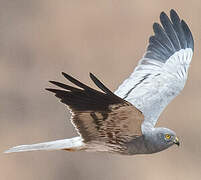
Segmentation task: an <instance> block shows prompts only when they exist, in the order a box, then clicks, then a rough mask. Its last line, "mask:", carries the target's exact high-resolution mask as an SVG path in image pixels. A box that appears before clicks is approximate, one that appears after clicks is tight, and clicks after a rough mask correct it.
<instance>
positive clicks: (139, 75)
mask: <svg viewBox="0 0 201 180" xmlns="http://www.w3.org/2000/svg"><path fill="white" fill-rule="evenodd" d="M192 55H193V51H192V49H191V48H186V49H181V50H179V51H177V52H175V53H174V54H173V55H172V56H170V57H169V59H168V60H167V61H166V62H165V63H163V62H161V61H158V60H154V59H149V58H142V59H141V61H140V62H139V64H138V66H137V67H136V68H135V70H134V72H133V73H132V74H131V75H130V77H129V78H128V79H126V80H125V81H124V82H123V83H122V84H121V85H120V86H119V88H118V89H117V90H116V91H115V94H116V95H118V96H119V97H121V98H123V99H125V100H127V101H129V102H130V103H132V104H133V105H134V106H135V107H137V108H138V109H139V110H140V111H141V112H142V113H143V114H144V116H145V121H144V124H146V125H148V126H152V127H153V126H155V124H156V122H157V120H158V117H159V115H160V114H161V112H162V111H163V109H164V108H165V107H166V106H167V105H168V104H169V103H170V101H171V100H172V99H173V98H174V97H176V96H177V95H178V94H179V92H180V91H181V90H182V89H183V88H184V85H185V82H186V79H187V75H188V68H189V64H190V62H191V59H192Z"/></svg>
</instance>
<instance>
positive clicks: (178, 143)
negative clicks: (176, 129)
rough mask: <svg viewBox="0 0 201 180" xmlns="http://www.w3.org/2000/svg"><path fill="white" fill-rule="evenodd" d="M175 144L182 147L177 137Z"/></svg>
mask: <svg viewBox="0 0 201 180" xmlns="http://www.w3.org/2000/svg"><path fill="white" fill-rule="evenodd" d="M173 142H174V144H176V145H177V146H179V145H180V142H179V139H178V138H177V137H175V139H174V141H173Z"/></svg>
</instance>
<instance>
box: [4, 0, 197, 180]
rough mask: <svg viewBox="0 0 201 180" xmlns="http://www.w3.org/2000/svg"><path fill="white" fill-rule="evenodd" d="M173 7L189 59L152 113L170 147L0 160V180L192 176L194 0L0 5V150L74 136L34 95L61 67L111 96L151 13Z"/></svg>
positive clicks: (46, 99) (18, 0)
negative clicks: (179, 82)
mask: <svg viewBox="0 0 201 180" xmlns="http://www.w3.org/2000/svg"><path fill="white" fill-rule="evenodd" d="M171 8H174V9H176V10H177V11H178V13H179V15H180V16H181V18H183V19H185V21H186V22H187V23H188V25H189V27H190V28H191V30H192V32H193V35H194V39H195V54H194V57H193V61H192V65H191V67H190V72H189V78H188V82H187V85H186V86H185V89H184V91H183V92H182V94H181V95H180V96H178V97H177V98H176V99H175V100H174V101H173V102H172V103H171V105H170V106H168V108H166V109H165V111H164V112H163V114H162V115H161V118H160V121H159V124H158V125H160V126H167V127H169V128H172V129H173V130H175V131H176V132H177V134H178V136H179V137H180V139H181V143H182V145H181V147H180V148H177V147H176V146H174V147H172V148H170V149H168V150H166V151H163V152H161V153H157V154H153V155H140V156H118V155H111V154H103V153H84V152H77V153H71V152H62V151H58V152H31V153H19V154H9V155H7V154H0V179H2V180H103V179H104V180H122V179H124V180H134V179H135V180H138V179H140V180H141V179H143V180H150V179H154V180H168V179H171V180H176V179H182V180H185V179H186V180H187V179H188V180H189V179H200V178H201V171H200V170H201V118H200V117H201V110H200V106H201V95H200V94H201V74H200V70H201V52H200V49H201V39H200V37H201V16H200V12H201V1H199V0H194V1H171V0H170V1H161V0H150V1H146V0H141V1H135V0H125V1H122V0H107V1H105V0H84V1H83V0H65V1H64V0H60V1H52V0H0V88H1V89H0V123H1V125H0V142H1V143H0V144H1V145H0V152H3V151H4V150H6V149H8V148H9V147H11V146H14V145H19V144H30V143H37V142H42V141H49V140H56V139H63V138H67V137H72V136H75V135H76V132H75V130H74V129H73V127H72V125H71V123H70V122H69V114H68V111H67V110H66V108H65V106H64V105H62V104H61V103H59V101H58V99H56V98H55V97H54V96H53V95H52V94H50V93H48V92H46V91H45V90H44V88H45V87H49V86H50V85H49V84H48V80H58V81H63V82H65V80H64V78H63V77H62V76H61V74H60V72H62V71H65V72H67V73H70V74H72V75H74V76H75V77H77V78H78V79H80V80H81V81H83V82H85V83H87V84H89V85H91V86H92V87H95V86H94V85H93V83H92V82H90V80H89V77H88V72H93V73H95V74H96V75H97V76H98V77H99V78H100V79H102V80H103V82H105V84H106V85H107V86H108V87H109V88H110V89H112V90H115V89H116V88H117V86H118V85H119V84H120V83H121V82H122V81H123V80H124V79H125V78H127V77H128V75H129V74H130V73H131V72H132V71H133V69H134V67H135V65H136V64H137V62H138V60H139V59H140V58H141V57H142V55H143V53H144V51H145V47H146V46H147V42H148V37H149V36H150V35H151V34H153V31H152V24H153V22H155V21H159V14H160V12H161V11H165V12H166V13H168V14H169V10H170V9H171Z"/></svg>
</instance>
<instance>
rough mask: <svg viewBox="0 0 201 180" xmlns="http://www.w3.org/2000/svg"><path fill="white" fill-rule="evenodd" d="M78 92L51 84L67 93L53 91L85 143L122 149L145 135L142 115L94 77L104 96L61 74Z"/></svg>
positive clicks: (56, 83) (68, 87)
mask: <svg viewBox="0 0 201 180" xmlns="http://www.w3.org/2000/svg"><path fill="white" fill-rule="evenodd" d="M62 74H63V75H64V77H65V78H66V79H68V80H69V81H70V82H72V83H73V84H75V85H77V86H78V87H79V88H75V87H72V86H69V85H66V84H62V83H59V82H55V81H50V82H51V83H52V84H54V85H57V86H58V87H60V88H62V89H64V90H60V89H50V88H47V90H48V91H51V92H53V93H55V96H56V97H58V98H59V99H60V100H61V102H62V103H64V104H66V105H67V106H68V107H69V109H70V110H71V112H72V118H71V120H72V123H73V124H74V126H75V128H76V129H77V131H78V133H79V134H80V135H81V136H82V138H83V140H84V141H85V142H91V141H94V142H102V143H108V144H111V145H114V146H115V145H117V146H120V147H121V146H123V145H122V144H124V143H126V142H129V141H130V140H132V139H135V138H137V137H139V136H141V135H142V132H141V124H142V122H143V119H144V117H143V115H142V113H141V112H140V111H139V110H138V109H137V108H135V107H134V106H133V105H132V104H130V103H129V102H127V101H125V100H123V99H121V98H120V97H118V96H116V95H115V94H113V93H112V92H111V91H110V90H109V89H108V88H107V87H105V86H104V85H103V84H102V83H101V82H100V81H99V80H98V79H97V78H96V77H95V76H94V75H93V74H91V73H90V77H91V79H92V80H93V81H94V83H95V84H96V85H97V86H98V87H99V88H100V89H101V90H102V91H103V92H104V93H102V92H100V91H97V90H94V89H92V88H90V87H88V86H86V85H85V84H83V83H81V82H79V81H78V80H76V79H74V78H73V77H71V76H69V75H67V74H65V73H62Z"/></svg>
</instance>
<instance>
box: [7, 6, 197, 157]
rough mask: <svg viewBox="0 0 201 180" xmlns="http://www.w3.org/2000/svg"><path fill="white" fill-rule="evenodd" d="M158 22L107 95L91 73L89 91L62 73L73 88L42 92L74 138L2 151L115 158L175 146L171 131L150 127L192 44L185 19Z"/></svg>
mask: <svg viewBox="0 0 201 180" xmlns="http://www.w3.org/2000/svg"><path fill="white" fill-rule="evenodd" d="M160 21H161V24H162V26H161V25H160V24H158V23H154V25H153V30H154V35H153V36H151V37H150V38H149V45H148V47H147V50H146V52H145V54H144V56H143V58H142V59H141V60H140V62H139V64H138V66H137V67H136V68H135V70H134V72H133V73H132V74H131V75H130V77H129V78H128V79H126V80H125V81H124V82H123V83H122V84H121V85H120V86H119V88H118V89H117V90H116V91H115V92H114V93H113V92H111V91H110V90H109V89H108V88H107V87H106V86H105V85H103V84H102V83H101V82H100V81H99V80H98V79H97V78H96V77H95V76H94V75H93V74H91V73H90V78H91V79H92V81H93V82H94V83H95V84H96V85H97V86H98V88H100V90H102V92H101V91H97V90H94V89H92V88H90V87H89V86H87V85H85V84H83V83H81V82H80V81H78V80H76V79H75V78H73V77H71V76H70V75H68V74H65V73H62V74H63V76H64V77H65V78H66V79H67V80H69V81H70V82H72V83H73V84H74V85H76V86H77V87H72V86H69V85H66V84H62V83H59V82H55V81H50V83H52V84H54V85H56V86H58V87H60V88H61V89H52V88H47V90H48V91H50V92H53V93H54V94H55V96H56V97H57V98H59V99H60V100H61V102H62V103H64V104H65V105H67V107H68V109H69V110H70V112H71V113H72V117H71V121H72V123H73V125H74V126H75V129H76V130H77V132H78V134H79V136H78V137H73V138H71V139H64V140H57V141H52V142H44V143H40V144H33V145H21V146H17V147H13V148H11V149H9V150H8V151H6V152H7V153H10V152H20V151H34V150H67V151H103V152H112V153H119V154H127V155H133V154H150V153H155V152H159V151H162V150H164V149H167V148H168V147H170V146H172V145H173V144H177V145H179V140H178V138H177V137H176V134H175V132H174V131H172V130H170V129H167V128H162V127H157V128H156V127H154V126H155V124H156V122H157V120H158V118H159V115H160V114H161V112H162V111H163V109H164V108H165V107H166V106H167V105H168V103H169V102H170V101H171V100H172V99H173V98H174V97H175V96H177V95H178V94H179V93H180V91H181V90H182V89H183V87H184V85H185V82H186V79H187V75H188V68H189V64H190V62H191V58H192V55H193V49H194V42H193V37H192V34H191V31H190V29H189V28H188V26H187V24H186V23H185V21H183V20H180V18H179V16H178V15H177V13H176V12H175V11H174V10H171V11H170V19H169V18H168V16H167V15H166V14H165V13H164V12H162V13H161V15H160Z"/></svg>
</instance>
